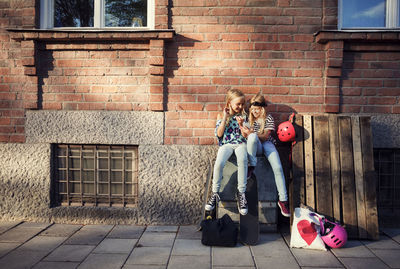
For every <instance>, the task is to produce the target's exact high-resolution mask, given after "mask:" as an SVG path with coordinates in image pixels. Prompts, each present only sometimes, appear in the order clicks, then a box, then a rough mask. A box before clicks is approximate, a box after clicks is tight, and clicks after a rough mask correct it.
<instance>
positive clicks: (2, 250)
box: [0, 243, 21, 258]
mask: <svg viewBox="0 0 400 269" xmlns="http://www.w3.org/2000/svg"><path fill="white" fill-rule="evenodd" d="M20 245H21V243H0V258H1V257H3V256H4V255H6V254H7V253H9V252H10V251H11V250H13V249H15V248H17V247H19V246H20Z"/></svg>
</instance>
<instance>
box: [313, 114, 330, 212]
mask: <svg viewBox="0 0 400 269" xmlns="http://www.w3.org/2000/svg"><path fill="white" fill-rule="evenodd" d="M313 124H314V164H315V177H314V181H315V182H314V184H315V194H316V199H315V200H316V210H317V211H318V212H319V213H321V214H323V215H326V216H332V183H331V175H330V170H331V168H330V162H329V157H330V152H329V147H330V145H329V136H328V134H329V130H328V127H329V126H328V117H327V116H314V121H313Z"/></svg>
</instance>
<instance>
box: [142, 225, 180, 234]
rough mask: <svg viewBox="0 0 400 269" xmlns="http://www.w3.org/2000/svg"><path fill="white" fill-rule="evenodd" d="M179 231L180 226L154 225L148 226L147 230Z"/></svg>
mask: <svg viewBox="0 0 400 269" xmlns="http://www.w3.org/2000/svg"><path fill="white" fill-rule="evenodd" d="M177 231H178V226H162V225H160V226H158V225H154V226H153V225H152V226H147V228H146V232H162V233H176V232H177Z"/></svg>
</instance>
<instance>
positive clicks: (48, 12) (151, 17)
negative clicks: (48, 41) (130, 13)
mask: <svg viewBox="0 0 400 269" xmlns="http://www.w3.org/2000/svg"><path fill="white" fill-rule="evenodd" d="M93 20H94V25H93V27H54V0H40V29H60V30H94V29H102V30H154V27H155V0H147V26H143V27H106V26H105V0H94V18H93Z"/></svg>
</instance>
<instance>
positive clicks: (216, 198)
mask: <svg viewBox="0 0 400 269" xmlns="http://www.w3.org/2000/svg"><path fill="white" fill-rule="evenodd" d="M219 200H221V198H220V197H219V194H218V193H216V192H215V193H213V195H211V197H210V200H208V204H209V205H214V204H215V203H216V202H217V201H219Z"/></svg>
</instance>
